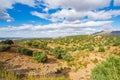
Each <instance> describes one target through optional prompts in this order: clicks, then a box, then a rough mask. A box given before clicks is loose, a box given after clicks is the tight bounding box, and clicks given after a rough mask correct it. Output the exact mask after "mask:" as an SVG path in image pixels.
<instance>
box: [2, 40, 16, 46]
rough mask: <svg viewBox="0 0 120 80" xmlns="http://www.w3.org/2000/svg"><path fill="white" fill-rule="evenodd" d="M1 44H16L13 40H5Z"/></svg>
mask: <svg viewBox="0 0 120 80" xmlns="http://www.w3.org/2000/svg"><path fill="white" fill-rule="evenodd" d="M1 43H2V44H9V45H11V44H14V42H13V41H12V40H5V41H2V42H1Z"/></svg>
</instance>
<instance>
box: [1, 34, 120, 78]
mask: <svg viewBox="0 0 120 80" xmlns="http://www.w3.org/2000/svg"><path fill="white" fill-rule="evenodd" d="M0 80H120V37H119V36H100V35H81V36H68V37H62V38H54V39H29V40H17V41H14V42H12V41H11V40H8V41H2V42H1V43H0Z"/></svg>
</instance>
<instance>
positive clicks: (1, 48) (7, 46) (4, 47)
mask: <svg viewBox="0 0 120 80" xmlns="http://www.w3.org/2000/svg"><path fill="white" fill-rule="evenodd" d="M10 48H11V47H10V46H9V45H0V52H2V51H7V50H10Z"/></svg>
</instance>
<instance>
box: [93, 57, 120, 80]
mask: <svg viewBox="0 0 120 80" xmlns="http://www.w3.org/2000/svg"><path fill="white" fill-rule="evenodd" d="M92 79H93V80H120V57H118V56H110V57H109V58H107V60H106V61H103V62H102V63H100V64H98V65H97V66H96V67H95V68H94V69H93V70H92Z"/></svg>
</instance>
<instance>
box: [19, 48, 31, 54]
mask: <svg viewBox="0 0 120 80" xmlns="http://www.w3.org/2000/svg"><path fill="white" fill-rule="evenodd" d="M17 52H18V53H21V54H24V55H29V56H32V53H33V51H32V50H29V49H26V48H23V47H19V48H17Z"/></svg>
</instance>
